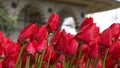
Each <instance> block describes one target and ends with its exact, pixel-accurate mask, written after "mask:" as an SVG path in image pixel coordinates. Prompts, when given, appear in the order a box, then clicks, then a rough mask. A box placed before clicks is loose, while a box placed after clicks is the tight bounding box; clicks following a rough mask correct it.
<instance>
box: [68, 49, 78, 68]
mask: <svg viewBox="0 0 120 68" xmlns="http://www.w3.org/2000/svg"><path fill="white" fill-rule="evenodd" d="M77 52H78V48H77V50H76V52H75V54H74V56H73V59H72V62H71V63H70V68H72V66H73V62H74V59H75V58H76V56H77Z"/></svg>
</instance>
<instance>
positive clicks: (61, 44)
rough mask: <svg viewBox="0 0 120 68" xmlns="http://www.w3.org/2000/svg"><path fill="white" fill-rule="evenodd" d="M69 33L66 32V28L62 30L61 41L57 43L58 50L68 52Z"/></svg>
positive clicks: (56, 48)
mask: <svg viewBox="0 0 120 68" xmlns="http://www.w3.org/2000/svg"><path fill="white" fill-rule="evenodd" d="M67 36H68V34H67V33H66V31H65V30H62V32H61V36H60V38H59V41H58V43H57V45H56V46H55V50H56V51H58V52H59V53H64V54H66V53H67V51H68V50H67V49H68V42H69V41H68V37H67Z"/></svg>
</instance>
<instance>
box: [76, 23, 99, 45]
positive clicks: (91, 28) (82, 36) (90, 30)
mask: <svg viewBox="0 0 120 68" xmlns="http://www.w3.org/2000/svg"><path fill="white" fill-rule="evenodd" d="M76 38H77V39H78V40H79V41H83V42H86V43H89V42H91V41H94V42H98V39H99V27H97V26H96V24H95V23H93V24H88V25H86V26H84V27H83V28H81V30H80V31H79V32H78V34H77V35H76Z"/></svg>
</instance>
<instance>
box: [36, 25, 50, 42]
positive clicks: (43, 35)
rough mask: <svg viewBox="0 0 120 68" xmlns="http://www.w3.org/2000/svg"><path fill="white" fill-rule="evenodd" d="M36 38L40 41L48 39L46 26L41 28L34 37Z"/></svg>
mask: <svg viewBox="0 0 120 68" xmlns="http://www.w3.org/2000/svg"><path fill="white" fill-rule="evenodd" d="M34 38H35V39H36V40H38V41H40V40H42V39H47V38H48V33H47V30H46V27H45V26H40V27H39V29H38V30H37V32H36V33H35V35H34Z"/></svg>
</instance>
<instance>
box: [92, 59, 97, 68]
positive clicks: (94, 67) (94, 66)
mask: <svg viewBox="0 0 120 68" xmlns="http://www.w3.org/2000/svg"><path fill="white" fill-rule="evenodd" d="M97 62H98V58H96V59H93V68H96V64H97Z"/></svg>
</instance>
